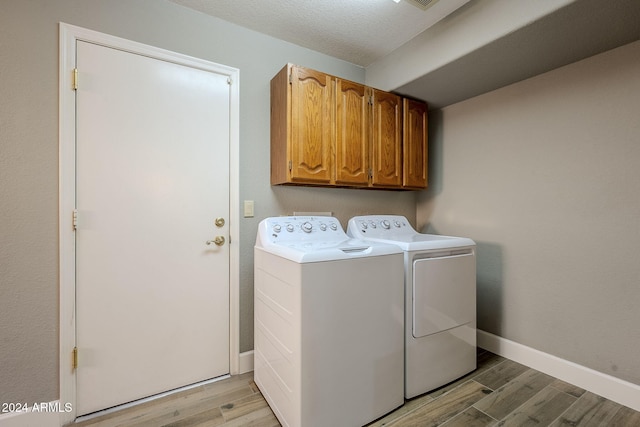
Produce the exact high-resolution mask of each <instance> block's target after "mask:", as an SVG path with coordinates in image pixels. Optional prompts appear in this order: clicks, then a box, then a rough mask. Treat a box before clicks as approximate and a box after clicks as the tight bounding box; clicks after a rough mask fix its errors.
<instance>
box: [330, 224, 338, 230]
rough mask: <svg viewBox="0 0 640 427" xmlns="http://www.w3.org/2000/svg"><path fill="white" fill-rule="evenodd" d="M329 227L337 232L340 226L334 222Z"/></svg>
mask: <svg viewBox="0 0 640 427" xmlns="http://www.w3.org/2000/svg"><path fill="white" fill-rule="evenodd" d="M329 227H330V228H331V229H332V230H333V231H336V230H337V229H338V226H337V225H336V223H335V222H332V223H331V224H330V225H329Z"/></svg>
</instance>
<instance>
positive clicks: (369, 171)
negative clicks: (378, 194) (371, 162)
mask: <svg viewBox="0 0 640 427" xmlns="http://www.w3.org/2000/svg"><path fill="white" fill-rule="evenodd" d="M367 174H368V175H369V179H372V178H373V169H371V168H369V170H368V171H367Z"/></svg>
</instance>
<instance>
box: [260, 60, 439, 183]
mask: <svg viewBox="0 0 640 427" xmlns="http://www.w3.org/2000/svg"><path fill="white" fill-rule="evenodd" d="M405 110H406V111H407V112H409V113H410V117H407V115H406V114H405V112H404V111H405ZM426 112H427V106H426V104H424V103H422V102H418V101H411V100H408V99H403V98H402V97H400V96H398V95H395V94H392V93H389V92H384V91H380V90H377V89H373V88H370V87H367V86H364V85H362V84H360V83H355V82H351V81H348V80H343V79H340V78H338V77H335V76H331V75H328V74H325V73H321V72H319V71H315V70H310V69H307V68H304V67H299V66H296V65H292V64H287V65H286V66H285V67H284V68H283V69H282V70H280V72H279V73H278V74H276V76H275V77H274V78H273V79H272V80H271V184H272V185H279V184H290V185H320V186H338V187H356V188H381V189H421V188H426V173H427V172H426V153H427V150H426V148H427V139H426V124H427V122H426ZM421 114H422V115H421ZM416 155H417V156H418V158H417V159H413V158H409V157H410V156H416ZM407 174H409V175H407Z"/></svg>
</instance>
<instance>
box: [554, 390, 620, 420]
mask: <svg viewBox="0 0 640 427" xmlns="http://www.w3.org/2000/svg"><path fill="white" fill-rule="evenodd" d="M622 407H623V406H622V405H620V404H618V403H615V402H612V401H610V400H607V399H605V398H604V397H601V396H598V395H595V394H593V393H591V392H586V393H585V394H583V395H582V396H580V397H579V398H578V400H576V402H575V403H574V404H573V405H571V407H570V408H569V409H568V410H567V411H566V412H565V413H564V414H563V415H562V416H561V417H560V418H558V419H557V420H556V421H555V422H554V423H553V424H551V426H552V427H561V426H570V427H599V426H608V425H609V423H610V422H611V421H612V420H613V419H614V418H615V416H616V414H617V412H618V411H619V410H620V409H621V408H622Z"/></svg>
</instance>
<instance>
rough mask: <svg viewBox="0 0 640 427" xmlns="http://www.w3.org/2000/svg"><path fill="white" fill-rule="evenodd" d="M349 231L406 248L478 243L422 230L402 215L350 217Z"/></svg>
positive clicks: (436, 247)
mask: <svg viewBox="0 0 640 427" xmlns="http://www.w3.org/2000/svg"><path fill="white" fill-rule="evenodd" d="M347 234H348V235H349V236H351V237H354V238H358V239H366V240H367V241H374V242H382V243H390V244H394V245H397V246H399V247H400V248H402V250H404V251H417V250H433V249H449V248H460V247H468V246H475V242H474V241H473V240H471V239H469V238H466V237H453V236H442V235H438V234H423V233H418V232H417V231H416V230H415V229H414V228H413V227H412V226H411V224H409V221H408V220H407V218H405V217H404V216H401V215H364V216H355V217H353V218H351V219H350V220H349V224H348V227H347Z"/></svg>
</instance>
